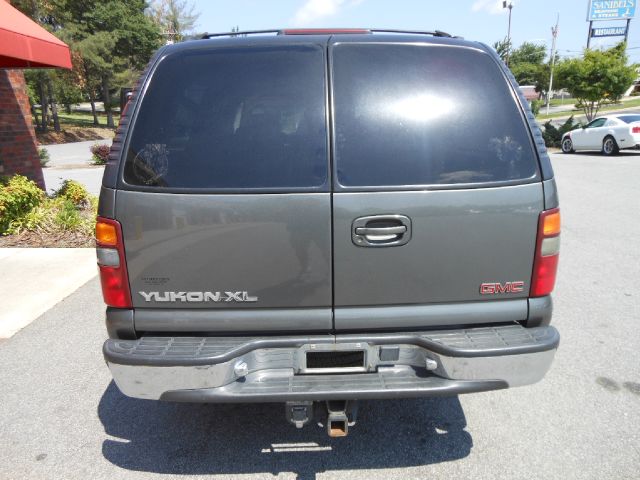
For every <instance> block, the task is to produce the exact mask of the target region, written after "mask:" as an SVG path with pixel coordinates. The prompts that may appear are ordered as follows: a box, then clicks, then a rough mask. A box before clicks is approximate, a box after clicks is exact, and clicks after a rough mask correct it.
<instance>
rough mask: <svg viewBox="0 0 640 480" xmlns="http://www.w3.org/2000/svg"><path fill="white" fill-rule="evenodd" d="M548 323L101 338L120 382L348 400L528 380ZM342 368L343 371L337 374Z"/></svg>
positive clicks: (136, 388) (540, 372)
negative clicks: (330, 363) (326, 359)
mask: <svg viewBox="0 0 640 480" xmlns="http://www.w3.org/2000/svg"><path fill="white" fill-rule="evenodd" d="M559 338H560V337H559V334H558V332H557V330H556V329H555V328H553V327H550V326H544V327H536V328H524V327H522V326H521V325H519V324H510V325H505V326H498V327H483V328H469V329H456V330H438V331H429V332H415V333H380V334H370V335H363V334H349V335H324V336H304V337H261V338H247V337H142V338H140V339H138V340H107V341H106V342H105V344H104V348H103V350H104V357H105V360H106V362H107V364H108V366H109V369H110V370H111V373H112V375H113V378H114V380H115V382H116V384H117V385H118V387H119V388H120V390H121V391H122V392H123V393H124V394H125V395H128V396H131V397H137V398H147V399H162V400H173V401H197V402H270V401H290V400H318V401H319V400H337V399H339V400H351V399H354V400H355V399H365V398H402V397H422V396H433V395H452V394H459V393H470V392H476V391H485V390H495V389H500V388H508V387H513V386H519V385H527V384H531V383H535V382H537V381H539V380H540V379H542V377H544V375H545V373H546V372H547V371H548V369H549V368H550V366H551V363H552V361H553V357H554V354H555V351H556V349H557V347H558V344H559ZM345 350H348V351H353V350H357V351H362V352H363V358H364V360H363V365H362V367H360V368H356V369H355V370H354V369H353V368H352V369H343V368H332V369H320V370H318V369H312V368H308V366H307V364H306V358H307V352H311V351H345ZM343 372H349V373H343Z"/></svg>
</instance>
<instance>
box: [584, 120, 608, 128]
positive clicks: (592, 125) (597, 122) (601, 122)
mask: <svg viewBox="0 0 640 480" xmlns="http://www.w3.org/2000/svg"><path fill="white" fill-rule="evenodd" d="M606 121H607V119H606V118H597V119H595V120H594V121H593V122H591V123H590V124H589V125H587V128H598V127H601V126H603V125H604V122H606Z"/></svg>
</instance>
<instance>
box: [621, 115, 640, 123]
mask: <svg viewBox="0 0 640 480" xmlns="http://www.w3.org/2000/svg"><path fill="white" fill-rule="evenodd" d="M618 118H619V119H620V120H622V121H623V122H625V123H633V122H640V115H625V116H624V117H618Z"/></svg>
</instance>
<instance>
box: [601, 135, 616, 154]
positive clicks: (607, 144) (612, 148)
mask: <svg viewBox="0 0 640 480" xmlns="http://www.w3.org/2000/svg"><path fill="white" fill-rule="evenodd" d="M619 151H620V149H619V148H618V144H617V143H616V141H615V140H614V138H613V137H612V136H610V135H607V136H606V137H604V140H603V141H602V154H603V155H607V156H609V155H615V154H617V153H618V152H619Z"/></svg>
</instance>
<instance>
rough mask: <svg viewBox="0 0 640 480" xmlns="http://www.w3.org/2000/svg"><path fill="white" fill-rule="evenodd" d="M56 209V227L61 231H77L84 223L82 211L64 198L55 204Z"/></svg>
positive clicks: (57, 200)
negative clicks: (81, 215) (81, 216)
mask: <svg viewBox="0 0 640 480" xmlns="http://www.w3.org/2000/svg"><path fill="white" fill-rule="evenodd" d="M53 203H54V206H55V207H56V208H55V210H56V212H55V217H54V219H53V222H54V225H55V226H57V227H58V228H59V229H60V230H77V229H78V227H79V226H80V223H81V222H82V219H81V218H80V211H79V210H78V208H77V207H76V206H75V205H74V203H73V202H72V201H71V200H68V199H66V198H64V197H62V198H57V199H56V201H54V202H53Z"/></svg>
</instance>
